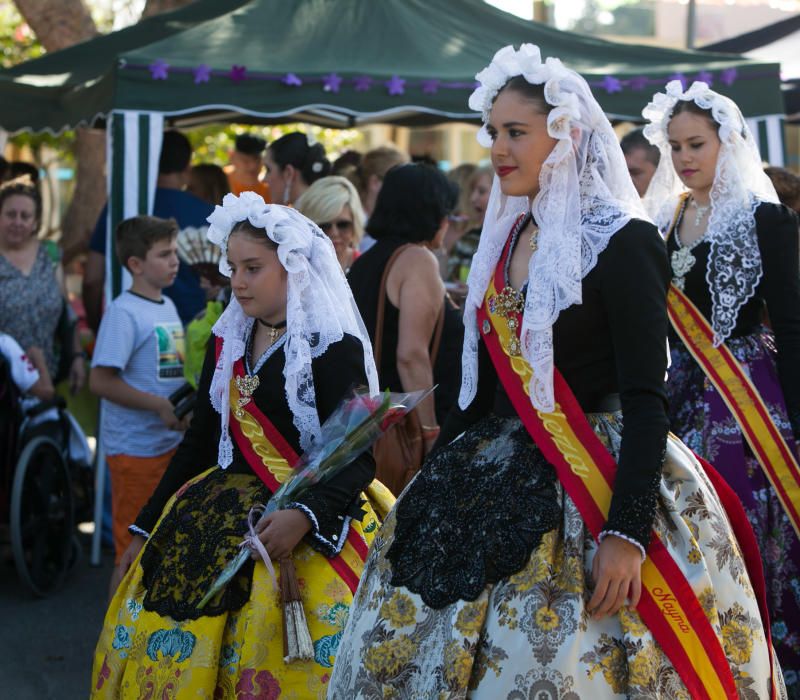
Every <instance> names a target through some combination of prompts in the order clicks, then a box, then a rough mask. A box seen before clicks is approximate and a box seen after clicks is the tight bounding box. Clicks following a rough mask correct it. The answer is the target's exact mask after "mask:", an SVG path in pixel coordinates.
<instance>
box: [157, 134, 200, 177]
mask: <svg viewBox="0 0 800 700" xmlns="http://www.w3.org/2000/svg"><path fill="white" fill-rule="evenodd" d="M191 160H192V144H190V143H189V139H187V138H186V137H185V136H184V135H183V134H182V133H181V132H180V131H176V130H175V129H170V130H169V131H165V132H164V140H163V141H162V142H161V157H160V158H159V160H158V174H159V175H170V174H172V173H182V172H183V171H184V170H186V168H188V167H189V162H190V161H191Z"/></svg>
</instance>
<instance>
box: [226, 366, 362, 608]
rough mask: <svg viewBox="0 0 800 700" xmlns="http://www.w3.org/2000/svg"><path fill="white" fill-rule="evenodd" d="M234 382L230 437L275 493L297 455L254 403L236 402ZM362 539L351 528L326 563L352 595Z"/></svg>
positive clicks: (237, 369) (236, 371) (359, 567)
mask: <svg viewBox="0 0 800 700" xmlns="http://www.w3.org/2000/svg"><path fill="white" fill-rule="evenodd" d="M243 370H244V368H243V365H242V362H241V360H239V362H237V363H236V364H235V365H234V377H236V376H242V375H243ZM239 398H240V394H239V390H238V389H237V387H236V382H235V381H234V380H232V381H231V386H230V404H231V418H232V420H231V424H230V429H231V435H232V436H233V439H234V440H235V441H236V446H237V447H238V448H239V449H240V450H241V452H242V455H243V456H244V458H245V460H247V463H248V464H249V465H250V468H251V469H252V470H253V472H254V473H255V475H256V476H257V477H258V478H259V479H261V481H262V482H263V483H264V485H265V486H266V487H267V488H268V489H269V490H270V491H271V492H272V493H274V492H275V491H276V490H277V489H278V487H279V486H280V485H281V484H282V483H283V482H284V481H286V479H288V478H289V477H290V476H291V475H292V472H293V466H294V465H295V464H296V463H297V461H298V459H299V456H298V454H297V453H296V452H295V451H294V449H292V446H291V445H290V444H289V443H288V442H286V440H285V438H284V437H283V436H282V435H281V434H280V433H279V432H278V430H277V428H276V427H275V426H274V425H273V424H272V422H271V421H270V420H269V418H267V416H265V415H264V414H263V413H262V412H261V411H260V410H259V409H258V407H257V406H256V404H255V401H247V402H246V403H245V402H242V405H240V402H239ZM367 550H368V546H367V543H366V540H365V539H364V536H363V535H362V534H361V533H360V532H358V531H357V529H356V528H355V527H350V528H349V530H348V533H347V539H346V540H345V543H344V546H343V547H342V550H341V552H339V554H337V555H336V556H335V557H332V558H329V559H328V560H327V561H328V562H329V563H330V565H331V566H332V567H333V569H334V571H335V572H336V573H337V574H338V575H339V577H340V578H341V579H342V581H343V582H344V583H345V585H346V586H347V587H348V588H349V589H350V591H351V592H352V593H353V594H355V592H356V588H358V580H359V578H360V572H361V571H362V570H363V568H364V562H365V561H366V559H367Z"/></svg>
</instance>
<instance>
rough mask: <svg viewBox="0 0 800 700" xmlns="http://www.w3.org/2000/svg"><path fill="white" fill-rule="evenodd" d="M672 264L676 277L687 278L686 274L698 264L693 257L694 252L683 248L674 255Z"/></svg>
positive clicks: (671, 260)
mask: <svg viewBox="0 0 800 700" xmlns="http://www.w3.org/2000/svg"><path fill="white" fill-rule="evenodd" d="M670 262H671V264H672V273H673V274H674V275H675V277H686V274H687V273H688V272H689V270H691V269H692V268H693V267H694V264H695V263H696V262H697V258H695V257H694V255H692V251H691V250H689V248H684V247H681V248H678V250H676V251H675V252H673V253H672V257H671V258H670Z"/></svg>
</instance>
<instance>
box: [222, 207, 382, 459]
mask: <svg viewBox="0 0 800 700" xmlns="http://www.w3.org/2000/svg"><path fill="white" fill-rule="evenodd" d="M245 220H247V221H249V222H250V223H251V224H252V225H253V226H254V227H256V228H260V229H264V230H265V231H266V235H267V236H269V238H270V239H271V240H272V241H273V242H274V243H275V244H276V245H277V247H278V248H277V255H278V259H279V260H280V263H281V265H283V267H284V268H285V269H286V272H287V289H286V292H287V301H286V342H285V345H284V354H285V356H286V364H285V365H284V369H283V376H284V379H285V390H286V399H287V401H288V403H289V409H290V410H291V412H292V416H293V419H294V425H295V427H296V428H297V430H298V431H299V433H300V444H301V446H302V448H303V449H304V450H307V449H308V448H309V447H310V446H311V444H312V443H313V442H314V440H315V439H317V438H318V437H319V435H320V423H319V415H318V413H317V402H316V396H315V392H314V378H313V376H312V373H311V361H312V359H314V358H316V357H320V356H321V355H323V354H324V353H325V351H326V350H327V349H328V347H329V346H330V345H331V344H332V343H336V342H338V341H340V340H341V339H342V337H343V336H344V334H345V333H348V334H350V335H353V336H355V337H356V338H358V339H359V340H360V341H361V345H362V347H363V349H364V370H365V373H366V375H367V380H368V382H369V390H370V393H372V394H375V393H377V392H378V390H379V388H378V372H377V369H376V368H375V360H374V359H373V356H372V345H371V343H370V340H369V336H368V335H367V331H366V329H365V328H364V323H363V321H362V320H361V316H360V315H359V313H358V308H357V307H356V303H355V300H354V299H353V294H352V292H351V291H350V287H349V285H348V284H347V280H346V279H345V276H344V273H343V272H342V268H341V266H340V265H339V262H338V260H337V259H336V253H335V252H334V249H333V244H332V243H331V240H330V238H328V237H327V236H326V235H325V234H324V233H323V232H322V231H321V230H320V229H319V228H318V227H317V225H316V224H314V223H313V222H312V221H310V220H309V219H307V218H306V217H304V216H303V215H302V214H300V213H299V212H298V211H296V210H295V209H291V208H289V207H283V206H279V205H277V204H266V203H265V202H264V200H263V199H262V198H261V197H260V196H259V195H257V194H256V193H255V192H243V193H242V194H241V195H240V196H239V197H237V196H236V195H233V194H228V195H226V196H225V198H224V199H223V200H222V206H217V207H216V208H215V209H214V212H213V213H212V214H211V216H209V217H208V222H209V224H211V226H210V227H209V229H208V238H209V240H211V241H212V242H213V243H215V244H217V245H218V246H219V247H220V248H221V249H222V256H221V257H220V261H219V270H220V272H221V273H222V274H223V275H225V276H227V277H230V275H231V268H230V265H229V264H228V255H227V248H228V238H229V237H230V234H231V231H232V230H233V228H234V227H235V225H236V224H237V223H238V222H240V221H245ZM253 323H254V319H253V318H251V317H248V316H247V315H245V313H244V311H243V310H242V307H241V306H240V304H239V302H238V301H237V300H236V297H232V298H231V302H230V304H228V307H227V308H226V309H225V311H224V312H223V313H222V316H220V318H219V320H218V321H217V322H216V323H215V324H214V328H213V329H212V330H213V333H214V335H215V336H217V337H219V338H222V352H221V353H220V357H219V360H218V361H217V365H216V368H215V369H214V377H213V379H212V380H211V390H210V394H211V404H212V405H213V406H214V408H215V409H216V410H217V411H218V412H219V414H220V416H221V423H222V434H221V437H220V442H219V455H218V459H219V464H220V466H221V467H223V468H225V467H227V466H229V465H230V463H231V461H232V459H233V449H232V444H231V437H230V432H229V430H228V423H229V418H230V397H229V391H230V383H231V378H232V377H233V365H234V363H235V362H236V361H237V360H238V359H239V358H241V357H242V356H243V355H244V352H245V346H246V343H247V338H248V336H249V334H250V331H251V329H252V327H253Z"/></svg>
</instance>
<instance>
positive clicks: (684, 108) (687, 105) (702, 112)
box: [669, 100, 719, 132]
mask: <svg viewBox="0 0 800 700" xmlns="http://www.w3.org/2000/svg"><path fill="white" fill-rule="evenodd" d="M683 112H688V113H689V114H696V115H697V116H699V117H705V118H706V119H708V121H709V122H711V126H712V127H714V131H717V132H718V131H719V122H717V120H716V119H714V117H713V116H712V114H711V110H710V109H703V108H702V107H699V106H698V105H697V104H696V103H695V102H694V100H678V102H677V103H676V104H675V107H673V109H672V114H670V115H669V118H670V119H672V118H673V117H676V116H677V115H679V114H682V113H683Z"/></svg>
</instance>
